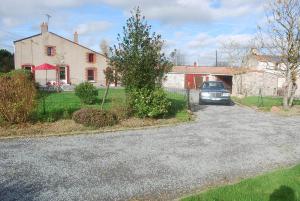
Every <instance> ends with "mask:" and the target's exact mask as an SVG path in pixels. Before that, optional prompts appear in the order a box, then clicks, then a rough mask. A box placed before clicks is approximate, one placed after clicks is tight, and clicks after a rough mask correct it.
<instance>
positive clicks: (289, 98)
mask: <svg viewBox="0 0 300 201" xmlns="http://www.w3.org/2000/svg"><path fill="white" fill-rule="evenodd" d="M266 15H267V19H268V21H267V24H266V25H265V26H264V27H259V28H260V38H261V43H262V44H263V47H264V48H265V51H267V52H268V53H269V54H270V55H272V56H274V57H275V56H276V57H277V58H278V59H279V63H280V64H283V65H279V67H278V68H277V69H276V72H278V73H281V74H282V75H283V76H284V77H285V83H284V88H283V91H284V97H283V107H284V109H289V108H290V107H291V106H292V105H293V100H294V96H295V92H296V90H297V83H296V81H297V79H298V76H299V51H300V21H299V16H300V3H299V0H277V1H269V3H268V6H267V7H266Z"/></svg>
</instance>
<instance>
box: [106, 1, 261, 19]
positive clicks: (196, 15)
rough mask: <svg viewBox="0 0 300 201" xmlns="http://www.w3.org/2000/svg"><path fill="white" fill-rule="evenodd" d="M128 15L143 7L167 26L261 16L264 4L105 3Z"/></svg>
mask: <svg viewBox="0 0 300 201" xmlns="http://www.w3.org/2000/svg"><path fill="white" fill-rule="evenodd" d="M102 1H103V2H104V3H106V4H108V5H111V6H116V7H119V8H122V9H124V10H126V11H128V10H130V9H132V8H134V7H136V6H140V7H141V8H142V10H143V13H144V14H145V15H146V17H147V18H150V19H156V20H160V21H162V22H164V23H169V24H174V23H175V24H177V23H184V22H198V23H200V22H212V21H216V20H220V19H224V18H230V17H238V16H244V15H247V14H249V13H254V12H261V8H262V5H263V4H264V3H263V1H260V0H231V1H228V0H219V1H216V0H164V1H161V0H143V1H142V0H131V1H124V0H102Z"/></svg>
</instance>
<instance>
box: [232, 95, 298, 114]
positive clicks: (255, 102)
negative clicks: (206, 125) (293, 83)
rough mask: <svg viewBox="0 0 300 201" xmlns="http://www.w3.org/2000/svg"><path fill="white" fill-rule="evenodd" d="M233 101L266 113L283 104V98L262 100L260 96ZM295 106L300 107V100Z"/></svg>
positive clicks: (268, 97) (267, 97)
mask: <svg viewBox="0 0 300 201" xmlns="http://www.w3.org/2000/svg"><path fill="white" fill-rule="evenodd" d="M232 99H233V100H234V101H235V102H237V103H240V104H243V105H246V106H249V107H258V108H259V109H261V110H264V111H270V109H271V108H272V107H273V106H277V107H280V106H282V104H283V100H282V98H281V97H270V96H266V97H263V98H262V100H261V99H260V98H259V97H258V96H248V97H245V98H237V97H232ZM294 105H300V100H295V101H294Z"/></svg>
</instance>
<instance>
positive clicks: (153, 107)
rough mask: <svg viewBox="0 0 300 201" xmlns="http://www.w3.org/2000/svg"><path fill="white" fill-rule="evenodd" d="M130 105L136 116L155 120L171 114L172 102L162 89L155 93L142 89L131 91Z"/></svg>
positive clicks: (156, 90)
mask: <svg viewBox="0 0 300 201" xmlns="http://www.w3.org/2000/svg"><path fill="white" fill-rule="evenodd" d="M130 105H131V107H132V109H133V112H134V114H135V115H136V116H138V117H140V118H144V117H151V118H155V117H160V116H164V115H166V114H167V113H168V112H169V108H170V106H171V102H170V101H169V100H168V98H167V95H166V93H165V92H164V91H163V90H162V89H161V88H157V89H155V90H154V91H153V90H149V89H146V88H142V89H137V90H131V92H130Z"/></svg>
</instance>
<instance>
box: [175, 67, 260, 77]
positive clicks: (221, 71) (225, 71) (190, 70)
mask: <svg viewBox="0 0 300 201" xmlns="http://www.w3.org/2000/svg"><path fill="white" fill-rule="evenodd" d="M247 72H258V71H257V70H256V69H253V68H237V67H202V66H197V67H195V66H174V67H173V68H172V70H171V72H170V73H180V74H203V75H228V76H232V75H235V74H240V73H247Z"/></svg>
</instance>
